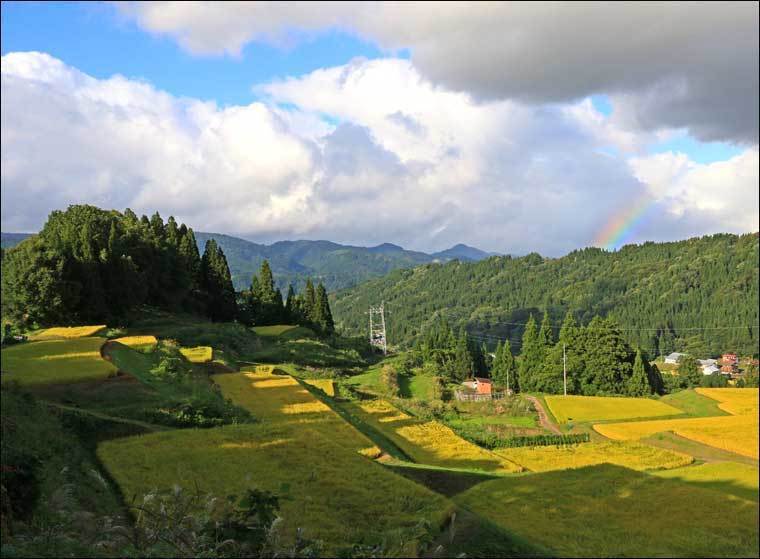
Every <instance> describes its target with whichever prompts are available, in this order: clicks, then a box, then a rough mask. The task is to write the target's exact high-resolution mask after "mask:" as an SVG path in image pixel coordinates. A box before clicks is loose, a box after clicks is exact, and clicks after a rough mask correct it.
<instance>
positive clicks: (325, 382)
mask: <svg viewBox="0 0 760 559" xmlns="http://www.w3.org/2000/svg"><path fill="white" fill-rule="evenodd" d="M303 382H305V383H306V384H308V385H309V386H313V387H314V388H318V389H319V390H321V391H322V392H324V393H325V394H327V395H328V396H330V397H332V396H335V384H334V383H333V381H332V379H323V378H317V379H304V381H303Z"/></svg>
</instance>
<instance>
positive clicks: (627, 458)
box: [494, 441, 694, 472]
mask: <svg viewBox="0 0 760 559" xmlns="http://www.w3.org/2000/svg"><path fill="white" fill-rule="evenodd" d="M494 452H495V453H496V454H499V455H500V456H504V457H505V458H507V459H509V460H511V461H512V462H515V463H516V464H520V465H521V466H523V467H524V468H526V469H528V470H530V471H533V472H547V471H552V470H565V469H570V468H582V467H585V466H592V465H596V464H605V463H609V464H617V465H618V466H624V467H626V468H631V469H633V470H661V469H667V468H678V467H681V466H686V465H687V464H691V463H692V462H693V461H694V459H693V458H692V457H691V456H689V455H687V454H682V453H680V452H673V451H669V450H665V449H661V448H653V447H651V446H648V445H644V444H640V443H635V442H630V441H626V442H617V441H608V442H598V443H582V444H575V445H564V446H543V447H534V448H529V447H521V448H505V449H500V450H496V451H494Z"/></svg>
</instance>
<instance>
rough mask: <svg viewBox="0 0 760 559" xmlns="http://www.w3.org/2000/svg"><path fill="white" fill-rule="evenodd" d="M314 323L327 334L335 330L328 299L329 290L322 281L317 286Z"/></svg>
mask: <svg viewBox="0 0 760 559" xmlns="http://www.w3.org/2000/svg"><path fill="white" fill-rule="evenodd" d="M313 322H314V324H315V325H316V326H317V327H318V328H319V329H320V330H321V331H322V332H323V333H325V334H332V333H333V332H335V323H334V322H333V317H332V312H331V311H330V302H329V301H328V300H327V290H326V289H325V286H324V285H323V284H322V282H320V283H319V285H318V286H317V294H316V297H315V301H314V318H313Z"/></svg>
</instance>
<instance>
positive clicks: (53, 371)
mask: <svg viewBox="0 0 760 559" xmlns="http://www.w3.org/2000/svg"><path fill="white" fill-rule="evenodd" d="M105 341H106V340H105V338H72V339H68V340H50V341H42V342H27V343H22V344H18V345H13V346H10V347H7V348H4V349H3V350H2V352H0V354H1V355H2V371H3V376H2V380H3V382H8V381H16V382H18V383H19V384H21V385H28V386H32V385H43V384H65V383H70V382H80V381H87V380H99V379H105V378H108V377H109V376H112V375H115V374H116V372H117V370H116V367H114V366H113V365H111V363H109V362H108V361H106V360H105V359H103V358H102V357H101V356H100V348H101V346H102V345H103V343H105Z"/></svg>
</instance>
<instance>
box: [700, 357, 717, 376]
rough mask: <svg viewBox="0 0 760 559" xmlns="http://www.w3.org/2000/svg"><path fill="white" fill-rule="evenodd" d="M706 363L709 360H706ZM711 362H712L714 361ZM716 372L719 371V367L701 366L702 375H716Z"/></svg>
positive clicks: (713, 365)
mask: <svg viewBox="0 0 760 559" xmlns="http://www.w3.org/2000/svg"><path fill="white" fill-rule="evenodd" d="M706 361H710V359H707V360H706ZM712 361H714V359H713V360H712ZM718 371H720V367H718V366H717V365H716V364H715V363H713V364H712V365H702V374H705V375H711V374H713V373H717V372H718Z"/></svg>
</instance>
